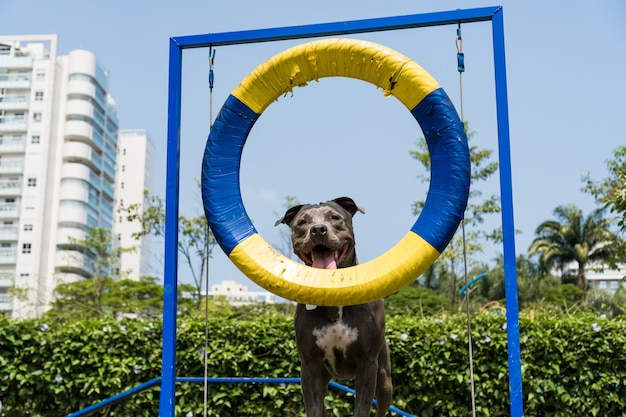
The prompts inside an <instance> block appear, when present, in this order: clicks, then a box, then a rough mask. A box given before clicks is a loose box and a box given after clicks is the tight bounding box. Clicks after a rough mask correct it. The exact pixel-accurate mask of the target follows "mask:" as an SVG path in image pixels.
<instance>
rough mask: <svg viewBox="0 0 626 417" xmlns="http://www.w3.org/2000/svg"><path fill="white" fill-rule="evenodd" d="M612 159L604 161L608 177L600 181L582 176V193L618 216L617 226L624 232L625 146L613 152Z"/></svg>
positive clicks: (625, 228)
mask: <svg viewBox="0 0 626 417" xmlns="http://www.w3.org/2000/svg"><path fill="white" fill-rule="evenodd" d="M613 156H614V159H610V160H608V161H606V166H607V169H608V171H609V176H608V177H606V178H605V179H603V180H601V181H594V180H593V179H591V177H590V175H589V173H587V174H585V175H584V176H583V183H584V187H583V191H585V192H587V193H589V194H591V195H592V196H593V197H594V198H595V199H596V201H597V202H598V203H600V204H602V205H603V206H604V207H606V208H608V209H609V210H610V211H611V212H612V213H616V214H617V215H618V224H619V226H620V227H621V229H622V231H626V146H624V145H622V146H620V147H618V148H617V149H616V150H615V151H614V152H613Z"/></svg>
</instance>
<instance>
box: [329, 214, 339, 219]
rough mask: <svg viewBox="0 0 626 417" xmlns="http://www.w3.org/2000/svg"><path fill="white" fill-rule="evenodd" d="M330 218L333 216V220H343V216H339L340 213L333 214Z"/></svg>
mask: <svg viewBox="0 0 626 417" xmlns="http://www.w3.org/2000/svg"><path fill="white" fill-rule="evenodd" d="M330 218H331V219H332V220H341V217H340V216H338V215H336V214H333V215H332V216H330Z"/></svg>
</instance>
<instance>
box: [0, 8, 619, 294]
mask: <svg viewBox="0 0 626 417" xmlns="http://www.w3.org/2000/svg"><path fill="white" fill-rule="evenodd" d="M495 5H502V6H503V11H504V24H505V36H506V38H505V41H506V57H507V77H508V93H509V113H510V127H511V150H512V155H511V157H512V173H513V196H514V213H515V226H516V228H517V229H519V230H521V232H522V233H521V234H520V235H519V236H518V237H517V238H516V249H517V252H518V253H526V251H527V248H528V245H529V243H530V241H531V240H532V239H533V234H534V230H535V228H536V226H537V225H538V224H539V223H541V222H542V221H544V220H547V219H550V218H552V211H553V209H554V208H555V207H557V206H558V205H562V204H570V203H573V204H576V205H578V206H579V207H581V208H582V209H583V210H584V211H585V212H589V211H591V210H592V209H594V208H595V205H594V202H593V200H592V199H591V197H589V196H588V195H585V194H583V193H582V192H581V191H580V188H581V181H580V178H581V176H582V175H583V174H584V173H585V172H586V171H590V172H591V175H592V176H593V177H595V178H601V177H603V176H604V175H605V174H606V170H605V161H606V160H607V159H609V158H610V157H611V155H612V151H613V150H614V149H615V148H616V147H617V146H619V145H621V144H624V143H626V140H625V139H626V135H625V134H624V131H623V123H622V122H623V119H624V117H625V116H626V111H625V110H624V109H625V107H626V106H625V105H624V100H623V98H624V96H625V95H626V81H624V75H623V69H624V68H626V31H625V30H624V28H623V24H621V23H622V22H621V21H620V20H622V21H623V19H624V17H626V3H624V2H623V1H621V0H605V1H599V2H593V3H592V2H582V1H578V0H574V1H569V2H546V1H539V0H529V1H524V2H520V1H501V2H497V3H496V2H494V3H489V2H485V1H452V0H450V1H434V0H433V1H419V2H417V1H406V0H391V1H385V2H382V1H370V0H358V1H357V0H345V1H336V0H333V1H329V0H319V1H317V2H314V3H310V2H307V3H303V4H302V5H300V4H299V3H297V2H289V3H287V2H284V1H279V0H267V1H263V2H254V1H226V2H207V1H190V0H183V1H178V2H159V1H119V0H113V1H110V2H107V3H99V4H98V5H97V6H94V5H93V4H91V3H90V2H85V1H58V2H50V1H42V0H33V1H28V2H25V1H21V0H3V1H2V5H1V6H0V35H18V34H51V33H55V34H58V35H59V52H60V54H66V53H68V52H69V51H71V50H73V49H81V48H82V49H88V50H91V51H93V52H94V53H95V54H96V55H97V56H98V58H99V60H100V62H101V63H102V64H103V65H104V66H105V67H106V68H107V69H108V70H109V71H110V73H111V76H110V86H109V90H110V92H111V94H112V95H113V97H114V98H115V100H116V102H117V108H118V113H119V118H120V127H121V128H124V129H131V128H145V129H148V131H149V133H150V135H151V137H152V139H153V141H154V143H155V145H156V148H157V159H156V171H157V175H156V183H155V190H154V192H155V193H157V194H160V195H164V194H165V157H166V155H165V152H166V146H165V143H166V126H167V76H168V47H169V38H170V37H172V36H182V35H197V34H204V33H217V32H230V31H237V30H248V29H261V28H269V27H280V26H293V25H304V24H314V23H324V22H335V21H346V20H355V19H364V18H375V17H385V16H397V15H405V14H415V13H424V12H432V11H443V10H454V9H459V8H463V9H466V8H473V7H485V6H495ZM462 30H463V32H462V34H463V51H464V53H465V61H466V72H465V74H464V75H463V98H464V109H465V119H466V120H468V121H469V123H470V128H471V129H472V130H474V131H475V132H476V135H475V137H474V139H473V144H475V145H477V146H479V147H481V148H488V149H492V150H494V158H497V156H496V155H497V152H495V151H496V150H497V142H496V119H495V97H494V81H493V64H492V47H491V26H490V24H489V23H475V24H467V25H464V26H463V28H462ZM455 36H456V27H454V26H446V27H438V28H426V29H414V30H403V31H394V32H384V33H376V34H367V35H356V36H352V37H357V38H362V39H367V40H371V41H374V42H378V43H382V44H385V45H387V46H389V47H391V48H393V49H396V50H397V51H399V52H401V53H403V54H405V55H408V56H410V57H411V58H413V59H414V60H415V61H416V62H417V63H418V64H420V65H421V66H423V67H424V68H425V69H426V70H427V71H429V72H430V73H431V74H432V75H433V76H434V77H435V78H436V79H437V80H438V81H439V82H440V83H441V84H442V86H443V87H444V89H445V90H446V91H447V93H448V95H449V96H450V97H451V98H452V100H453V101H454V102H455V104H456V105H457V106H458V104H459V80H458V73H457V71H456V46H455ZM296 43H299V41H290V42H276V43H265V44H258V45H245V46H232V47H221V48H218V49H217V51H216V58H215V68H214V70H215V88H214V92H213V99H212V102H213V106H212V108H211V106H210V99H209V89H208V84H207V72H208V65H207V55H208V50H207V49H194V50H188V51H185V53H184V55H183V72H184V79H183V124H182V129H181V130H182V142H181V161H182V163H181V166H182V169H181V192H182V197H181V213H182V214H184V215H187V216H195V215H199V214H200V213H201V212H202V205H201V200H200V195H199V192H198V190H197V189H196V186H195V181H194V178H197V177H199V176H200V164H201V155H202V152H203V150H204V146H205V143H206V137H207V134H208V129H209V120H210V116H209V115H210V114H211V113H213V115H214V116H215V115H216V114H217V112H218V111H219V109H220V107H221V105H222V103H223V102H224V100H225V98H226V97H227V96H228V94H229V93H230V91H231V90H232V89H233V88H234V87H235V86H236V85H237V84H238V83H239V81H241V80H242V79H243V78H244V77H245V76H246V75H247V74H248V73H249V72H250V71H251V70H252V69H254V68H255V67H256V66H257V65H259V64H260V63H262V62H264V61H265V60H266V59H267V58H269V57H271V56H272V55H274V54H276V53H278V52H280V51H282V50H283V49H285V48H287V47H289V46H291V45H294V44H296ZM419 136H421V131H420V130H419V127H418V126H417V124H416V123H415V121H414V120H413V119H412V117H411V116H410V114H409V113H408V111H407V110H406V109H405V108H404V107H403V106H402V105H401V104H400V103H398V102H397V101H396V100H395V99H393V98H391V99H388V98H383V97H382V94H381V92H380V91H379V90H377V89H376V88H375V87H373V86H371V85H368V84H365V83H362V82H360V81H356V80H351V79H335V78H333V79H326V80H322V81H320V82H319V83H311V85H309V86H308V87H306V88H302V89H297V90H295V92H294V95H293V96H292V97H290V96H288V97H285V98H281V99H280V100H279V101H278V102H276V103H274V104H273V105H272V106H270V107H269V108H268V109H267V110H266V111H265V112H264V113H263V115H262V116H261V118H260V119H259V121H258V122H257V124H256V126H255V128H254V129H253V131H252V133H251V134H250V136H249V138H248V143H247V144H246V149H245V150H244V156H243V158H242V179H241V182H242V195H243V198H244V202H245V204H246V208H247V210H248V212H249V214H250V216H251V217H252V219H253V222H254V224H255V226H256V227H257V229H258V230H259V231H260V233H261V234H262V235H263V236H264V237H265V239H266V240H267V241H268V242H270V243H272V244H274V245H275V246H277V247H280V245H281V244H280V242H281V237H280V235H279V233H278V229H277V228H275V227H274V226H273V224H274V221H275V220H276V218H277V216H280V214H282V212H283V207H282V205H283V201H284V196H286V195H295V196H297V197H298V198H299V199H300V200H301V201H303V202H318V201H322V200H326V199H330V198H334V197H338V196H341V195H348V196H351V197H353V198H354V199H355V201H357V203H358V204H360V205H362V206H363V207H365V210H366V214H365V215H361V214H357V216H358V217H357V218H356V219H355V227H356V229H357V236H358V237H357V240H358V244H357V251H358V253H359V258H360V260H361V261H362V262H363V261H367V260H369V259H372V258H374V257H376V256H378V255H380V254H381V253H383V252H384V251H386V250H387V249H389V248H390V247H391V246H392V245H393V244H395V243H396V242H397V241H398V240H399V239H400V237H402V236H403V235H404V234H405V233H406V232H407V231H408V229H409V228H410V226H411V225H412V224H413V222H414V220H415V219H414V218H413V216H412V215H411V202H413V201H415V200H418V199H423V198H424V196H425V192H426V187H425V186H424V185H421V184H420V183H419V182H418V180H417V179H416V176H417V174H418V173H419V166H418V163H417V162H416V161H413V160H412V159H411V158H410V157H409V154H408V151H409V150H410V149H414V143H415V140H416V139H417V138H418V137H419ZM498 187H499V185H498V180H497V178H493V180H491V181H489V183H488V184H485V185H484V186H481V189H482V191H483V193H484V194H485V195H490V194H499V189H498ZM488 223H489V225H490V226H493V225H497V224H498V223H499V219H498V218H497V217H494V218H492V219H489V220H488ZM157 249H160V247H159V248H157ZM499 252H501V248H498V247H493V248H488V250H487V251H486V252H485V253H484V254H483V258H484V260H485V261H489V260H491V259H493V258H494V257H496V256H497V254H498V253H499ZM210 273H211V282H212V283H216V282H218V281H221V280H222V279H234V280H237V281H239V282H243V283H246V285H248V286H249V287H250V288H255V285H253V284H252V282H250V281H248V280H247V279H246V278H245V277H242V276H241V274H240V273H239V272H238V271H237V270H236V269H235V268H234V267H233V266H232V265H230V262H229V261H228V260H227V259H226V258H225V257H224V256H223V255H222V254H221V253H219V254H216V256H215V258H214V259H213V260H212V262H211V270H210ZM181 276H182V277H185V276H186V272H185V271H184V269H181Z"/></svg>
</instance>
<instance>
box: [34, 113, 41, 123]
mask: <svg viewBox="0 0 626 417" xmlns="http://www.w3.org/2000/svg"><path fill="white" fill-rule="evenodd" d="M41 119H42V116H41V112H36V113H33V121H34V122H41Z"/></svg>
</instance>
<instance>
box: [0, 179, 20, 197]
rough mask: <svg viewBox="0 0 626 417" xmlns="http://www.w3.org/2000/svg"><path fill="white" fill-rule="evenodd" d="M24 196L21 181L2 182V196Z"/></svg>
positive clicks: (0, 185) (0, 184)
mask: <svg viewBox="0 0 626 417" xmlns="http://www.w3.org/2000/svg"><path fill="white" fill-rule="evenodd" d="M20 194H22V183H21V182H20V181H10V180H8V181H7V180H5V181H0V196H14V195H20Z"/></svg>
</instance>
